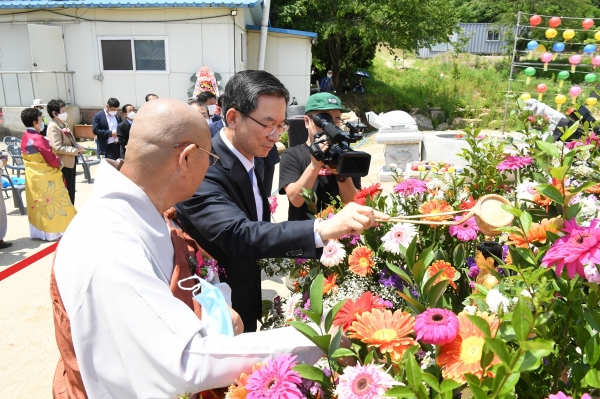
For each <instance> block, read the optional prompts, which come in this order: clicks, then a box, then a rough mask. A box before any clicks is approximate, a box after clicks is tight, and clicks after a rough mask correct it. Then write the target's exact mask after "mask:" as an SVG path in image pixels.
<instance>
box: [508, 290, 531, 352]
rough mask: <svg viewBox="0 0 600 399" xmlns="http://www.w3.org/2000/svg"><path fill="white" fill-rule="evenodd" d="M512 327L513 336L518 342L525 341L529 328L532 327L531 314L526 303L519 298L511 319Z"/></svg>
mask: <svg viewBox="0 0 600 399" xmlns="http://www.w3.org/2000/svg"><path fill="white" fill-rule="evenodd" d="M512 325H513V328H514V330H515V335H516V336H517V340H519V342H524V341H527V338H528V337H529V333H530V332H531V328H532V327H533V314H531V310H530V309H529V306H527V302H525V300H523V298H519V300H518V301H517V305H516V306H515V310H514V313H513V318H512Z"/></svg>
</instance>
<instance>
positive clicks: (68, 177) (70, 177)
mask: <svg viewBox="0 0 600 399" xmlns="http://www.w3.org/2000/svg"><path fill="white" fill-rule="evenodd" d="M76 167H77V163H75V166H73V167H72V168H67V167H64V166H63V168H62V174H63V176H64V177H65V183H66V184H67V191H68V192H69V198H71V203H72V204H73V206H74V205H75V168H76Z"/></svg>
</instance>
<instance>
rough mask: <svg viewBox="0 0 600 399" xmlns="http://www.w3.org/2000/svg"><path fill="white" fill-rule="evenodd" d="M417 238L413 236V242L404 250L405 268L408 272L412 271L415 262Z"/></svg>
mask: <svg viewBox="0 0 600 399" xmlns="http://www.w3.org/2000/svg"><path fill="white" fill-rule="evenodd" d="M417 237H418V236H415V238H413V240H412V241H411V242H410V245H409V246H408V248H407V249H406V258H405V259H404V260H405V261H406V266H407V267H408V269H409V270H412V267H413V265H414V264H415V262H416V257H415V254H416V251H417Z"/></svg>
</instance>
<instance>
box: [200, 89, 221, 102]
mask: <svg viewBox="0 0 600 399" xmlns="http://www.w3.org/2000/svg"><path fill="white" fill-rule="evenodd" d="M211 98H214V99H215V100H216V99H217V96H215V93H213V92H212V91H203V92H202V93H200V94H198V101H200V102H202V103H205V102H207V101H208V100H209V99H211Z"/></svg>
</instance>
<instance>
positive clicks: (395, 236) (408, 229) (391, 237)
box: [381, 223, 417, 255]
mask: <svg viewBox="0 0 600 399" xmlns="http://www.w3.org/2000/svg"><path fill="white" fill-rule="evenodd" d="M416 235H417V228H416V227H415V226H414V225H412V224H409V223H396V224H395V225H394V227H392V229H391V230H390V231H388V232H387V233H386V234H385V235H384V236H383V237H382V238H381V242H382V243H383V248H384V249H385V250H386V251H388V252H391V253H393V254H396V255H398V254H399V253H400V245H402V246H403V247H408V246H409V245H410V243H411V242H412V240H413V238H415V236H416Z"/></svg>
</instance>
